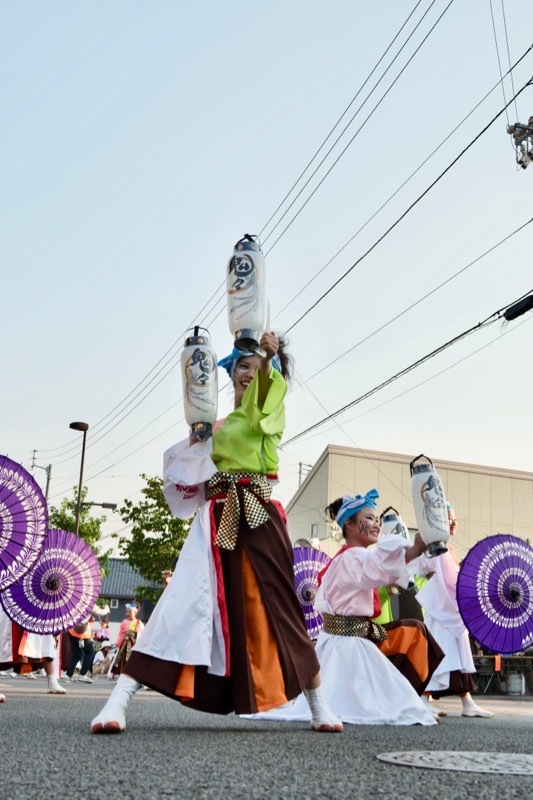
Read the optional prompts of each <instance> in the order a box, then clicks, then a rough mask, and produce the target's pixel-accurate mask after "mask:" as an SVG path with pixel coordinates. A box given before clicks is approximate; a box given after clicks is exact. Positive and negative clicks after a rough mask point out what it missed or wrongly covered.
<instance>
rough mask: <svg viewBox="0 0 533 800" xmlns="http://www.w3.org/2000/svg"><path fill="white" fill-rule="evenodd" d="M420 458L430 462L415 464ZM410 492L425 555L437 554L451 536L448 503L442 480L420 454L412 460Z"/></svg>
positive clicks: (442, 549) (443, 548) (431, 463)
mask: <svg viewBox="0 0 533 800" xmlns="http://www.w3.org/2000/svg"><path fill="white" fill-rule="evenodd" d="M420 458H425V459H426V461H428V462H429V463H427V464H416V463H415V462H416V461H418V460H419V459H420ZM410 468H411V493H412V497H413V505H414V507H415V516H416V522H417V525H418V530H419V532H420V536H421V537H422V540H423V541H424V542H425V544H426V546H427V549H428V555H429V556H438V555H440V554H441V553H445V552H446V551H447V550H448V548H447V546H446V542H447V541H448V539H449V538H450V524H449V522H448V506H447V503H446V497H445V496H444V487H443V485H442V481H441V479H440V477H439V475H438V473H437V471H436V469H435V468H434V466H433V462H432V461H431V459H429V458H428V457H427V456H424V455H419V456H417V457H416V458H414V459H413V460H412V461H411V464H410Z"/></svg>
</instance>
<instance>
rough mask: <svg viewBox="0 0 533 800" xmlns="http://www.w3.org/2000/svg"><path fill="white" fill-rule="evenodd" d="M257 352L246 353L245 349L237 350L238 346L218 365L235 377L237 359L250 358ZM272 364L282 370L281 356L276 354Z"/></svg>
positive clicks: (276, 368) (231, 376) (279, 370)
mask: <svg viewBox="0 0 533 800" xmlns="http://www.w3.org/2000/svg"><path fill="white" fill-rule="evenodd" d="M254 355H256V353H246V352H245V351H244V350H237V348H236V347H234V348H233V350H232V351H231V353H230V354H229V356H226V357H225V358H221V359H220V361H219V362H218V366H219V367H222V368H223V369H225V370H226V372H227V373H228V375H229V376H230V378H233V373H234V372H235V367H236V366H237V361H238V360H239V359H240V358H246V357H248V358H250V356H254ZM272 366H273V367H274V369H275V370H277V371H278V372H281V361H280V360H279V356H274V358H273V359H272Z"/></svg>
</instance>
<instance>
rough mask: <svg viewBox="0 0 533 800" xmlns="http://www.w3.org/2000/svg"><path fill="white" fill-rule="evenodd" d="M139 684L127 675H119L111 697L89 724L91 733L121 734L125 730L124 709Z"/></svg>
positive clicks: (139, 686) (138, 687)
mask: <svg viewBox="0 0 533 800" xmlns="http://www.w3.org/2000/svg"><path fill="white" fill-rule="evenodd" d="M140 688H141V684H140V683H137V681H136V680H134V679H133V678H130V677H129V676H128V675H121V676H120V677H119V679H118V680H117V682H116V684H115V688H114V689H113V691H112V692H111V696H110V698H109V700H108V701H107V703H106V704H105V706H104V707H103V709H102V710H101V711H100V713H99V714H98V716H97V717H95V718H94V719H93V721H92V722H91V730H92V732H93V733H121V731H123V730H125V729H126V708H127V707H128V703H129V702H130V700H131V698H132V697H133V695H134V694H135V692H136V691H137V690H138V689H140Z"/></svg>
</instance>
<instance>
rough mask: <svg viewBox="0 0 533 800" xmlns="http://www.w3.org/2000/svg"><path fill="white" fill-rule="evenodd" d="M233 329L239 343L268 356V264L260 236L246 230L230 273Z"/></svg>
mask: <svg viewBox="0 0 533 800" xmlns="http://www.w3.org/2000/svg"><path fill="white" fill-rule="evenodd" d="M226 287H227V298H228V323H229V329H230V331H231V333H232V334H233V337H234V340H235V347H236V348H237V349H238V350H242V351H244V352H248V353H257V354H258V355H261V356H264V353H263V352H262V351H261V350H260V348H259V341H260V339H261V334H262V333H263V332H264V331H265V330H266V325H267V317H268V301H267V296H266V264H265V257H264V256H263V253H262V251H261V242H260V241H259V238H258V237H257V236H253V235H250V234H248V233H247V234H245V235H244V237H243V238H242V239H240V240H239V241H238V242H237V244H236V245H235V247H234V248H233V254H232V256H231V258H230V260H229V262H228V267H227V274H226Z"/></svg>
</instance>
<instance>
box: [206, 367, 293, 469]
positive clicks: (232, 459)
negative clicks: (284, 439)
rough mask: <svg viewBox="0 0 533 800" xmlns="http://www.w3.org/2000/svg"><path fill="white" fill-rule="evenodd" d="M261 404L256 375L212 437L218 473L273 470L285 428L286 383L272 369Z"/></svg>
mask: <svg viewBox="0 0 533 800" xmlns="http://www.w3.org/2000/svg"><path fill="white" fill-rule="evenodd" d="M267 380H268V381H269V387H268V392H267V395H266V398H265V402H264V403H263V407H262V408H259V405H258V392H259V376H258V373H257V372H256V374H255V375H254V378H253V380H252V381H251V383H250V385H249V386H248V388H247V389H246V391H245V393H244V395H243V398H242V403H241V405H240V406H239V408H236V409H235V410H234V411H232V412H231V414H228V416H227V417H226V419H225V420H224V422H223V424H222V425H221V427H220V428H219V429H218V430H217V431H216V433H215V435H214V437H213V454H212V459H213V461H214V463H215V464H216V466H217V468H218V469H219V470H220V472H254V473H260V474H263V475H264V474H268V473H272V472H277V469H278V465H279V461H278V453H277V447H278V444H279V442H280V441H281V436H282V434H283V430H284V428H285V405H284V399H285V395H286V393H287V384H286V383H285V379H284V378H283V376H282V375H281V374H280V373H279V372H277V371H276V370H275V369H272V371H271V373H270V375H269V377H268V378H267Z"/></svg>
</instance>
